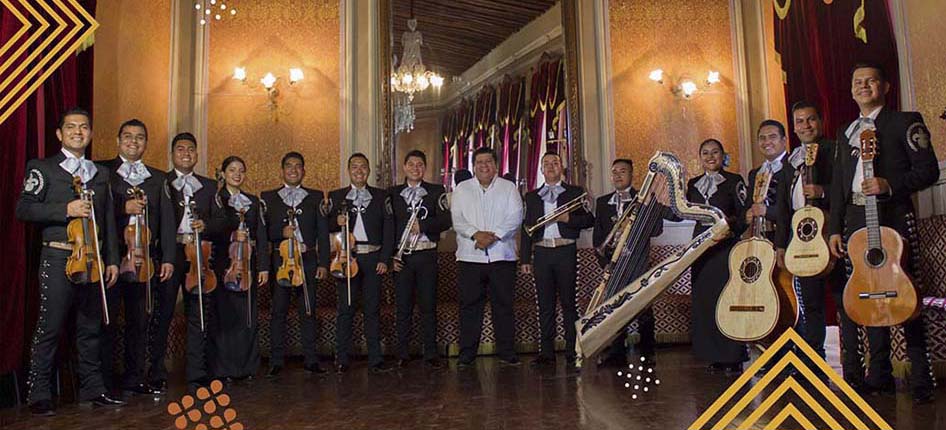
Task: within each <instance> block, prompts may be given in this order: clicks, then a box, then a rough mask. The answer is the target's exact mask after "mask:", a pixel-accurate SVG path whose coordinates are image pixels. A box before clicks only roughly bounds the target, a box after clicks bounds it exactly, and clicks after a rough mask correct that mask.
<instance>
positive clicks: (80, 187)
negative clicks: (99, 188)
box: [66, 176, 109, 325]
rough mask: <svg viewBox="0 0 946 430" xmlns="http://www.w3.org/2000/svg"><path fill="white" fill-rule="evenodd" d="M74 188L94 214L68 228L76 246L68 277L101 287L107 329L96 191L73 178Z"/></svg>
mask: <svg viewBox="0 0 946 430" xmlns="http://www.w3.org/2000/svg"><path fill="white" fill-rule="evenodd" d="M72 187H73V189H74V190H75V192H76V195H77V196H78V197H79V198H80V199H82V201H84V202H87V203H88V204H89V207H90V208H91V210H92V212H91V214H90V215H89V217H87V218H86V217H83V218H75V219H73V220H72V221H69V224H68V225H67V226H66V235H67V236H68V238H69V239H68V242H69V243H71V244H72V254H70V255H69V258H67V259H66V277H67V278H68V279H69V281H71V282H72V283H75V284H88V283H94V282H98V283H99V289H100V293H101V295H102V313H103V316H104V318H105V325H108V323H109V318H108V298H107V297H106V295H105V278H104V277H103V276H102V274H103V273H104V272H105V269H104V267H103V266H102V251H101V249H99V241H98V237H99V227H98V224H97V223H96V222H95V203H94V202H93V200H92V197H93V196H94V195H95V191H93V190H90V189H89V188H87V187H86V186H85V184H83V183H82V178H80V177H79V176H73V178H72Z"/></svg>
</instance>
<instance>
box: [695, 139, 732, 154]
mask: <svg viewBox="0 0 946 430" xmlns="http://www.w3.org/2000/svg"><path fill="white" fill-rule="evenodd" d="M711 143H715V144H716V145H717V146H719V150H720V151H723V154H725V153H726V148H723V142H720V141H719V140H717V139H713V138H710V139H706V140H704V141H702V142H700V151H702V150H703V147H704V146H706V145H708V144H711Z"/></svg>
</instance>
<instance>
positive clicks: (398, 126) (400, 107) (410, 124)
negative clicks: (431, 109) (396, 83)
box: [394, 94, 417, 134]
mask: <svg viewBox="0 0 946 430" xmlns="http://www.w3.org/2000/svg"><path fill="white" fill-rule="evenodd" d="M394 97H395V99H394V134H401V133H410V132H411V131H412V130H414V120H415V119H417V115H416V114H415V113H414V105H413V104H411V102H410V100H408V99H407V96H406V95H400V94H398V95H395V96H394Z"/></svg>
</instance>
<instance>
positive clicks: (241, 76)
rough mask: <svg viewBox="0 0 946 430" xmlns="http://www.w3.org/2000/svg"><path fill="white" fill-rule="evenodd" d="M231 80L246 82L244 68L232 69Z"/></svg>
mask: <svg viewBox="0 0 946 430" xmlns="http://www.w3.org/2000/svg"><path fill="white" fill-rule="evenodd" d="M233 79H236V80H238V81H240V82H245V81H246V67H237V68H235V69H233Z"/></svg>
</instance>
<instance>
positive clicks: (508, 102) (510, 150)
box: [496, 76, 525, 179]
mask: <svg viewBox="0 0 946 430" xmlns="http://www.w3.org/2000/svg"><path fill="white" fill-rule="evenodd" d="M524 81H525V79H524V78H522V77H520V78H518V79H513V78H512V77H510V76H506V79H504V81H503V82H502V83H501V84H500V85H499V88H498V89H497V96H496V122H497V126H498V128H499V141H500V147H499V149H498V151H497V152H498V153H499V156H500V163H499V164H500V165H499V172H500V173H501V174H506V173H511V174H512V175H513V176H514V177H515V178H516V179H518V178H519V139H520V137H519V136H517V133H516V132H517V130H518V128H519V123H520V122H521V121H522V106H523V102H524V100H523V98H524V95H525V88H524V87H525V83H524Z"/></svg>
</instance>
